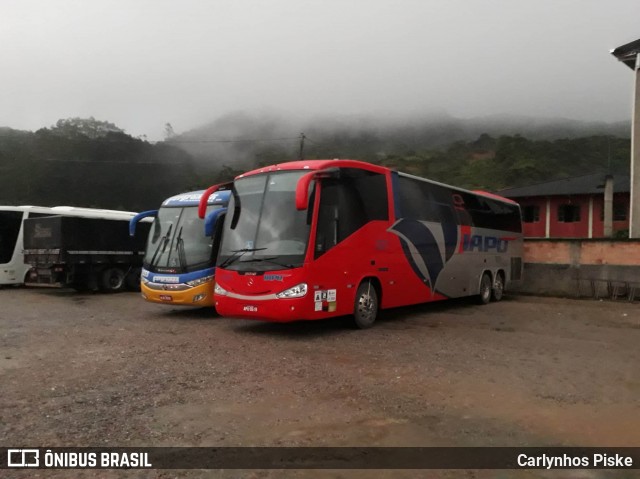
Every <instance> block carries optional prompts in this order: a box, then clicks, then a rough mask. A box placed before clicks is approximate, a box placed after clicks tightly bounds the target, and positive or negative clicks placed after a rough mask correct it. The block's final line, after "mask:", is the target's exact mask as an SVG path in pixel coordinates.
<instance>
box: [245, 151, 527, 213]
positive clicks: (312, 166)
mask: <svg viewBox="0 0 640 479" xmlns="http://www.w3.org/2000/svg"><path fill="white" fill-rule="evenodd" d="M334 162H340V164H339V165H336V166H338V167H340V168H360V169H363V170H367V171H372V172H374V173H380V174H386V173H387V172H389V171H396V170H391V169H390V168H387V167H385V166H380V165H374V164H372V163H367V162H365V161H359V160H348V159H344V160H343V159H340V158H334V159H332V160H297V161H289V162H286V163H278V164H276V165H271V166H264V167H262V168H257V169H255V170H251V171H248V172H247V173H243V174H241V175H238V176H236V179H240V178H244V177H245V176H251V175H257V174H260V173H268V172H271V171H281V170H309V171H313V170H323V169H326V168H331V166H332V163H334ZM398 174H399V175H402V176H406V177H409V178H413V179H416V180H420V181H425V182H427V183H433V184H436V185H440V186H443V187H446V188H450V189H452V190H457V191H462V192H465V193H470V194H472V195H478V196H485V197H487V198H491V199H493V200H496V201H502V202H504V203H509V204H513V205H517V204H518V203H516V202H515V201H512V200H510V199H508V198H504V197H502V196H499V195H496V194H493V193H489V192H486V191H479V190H475V191H471V190H467V189H465V188H460V187H457V186H452V185H448V184H446V183H440V182H439V181H434V180H430V179H428V178H422V177H420V176H415V175H411V174H408V173H403V172H398Z"/></svg>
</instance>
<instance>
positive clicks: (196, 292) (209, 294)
mask: <svg viewBox="0 0 640 479" xmlns="http://www.w3.org/2000/svg"><path fill="white" fill-rule="evenodd" d="M166 286H167V285H163V284H159V283H149V282H146V281H142V282H141V283H140V292H141V294H142V297H143V298H144V299H146V300H147V301H149V302H151V303H158V304H171V305H175V306H197V307H208V306H213V286H214V283H213V281H211V282H208V283H204V284H200V285H198V286H194V287H190V286H187V285H185V284H180V285H176V286H179V287H184V289H171V288H170V287H167V289H164V287H166Z"/></svg>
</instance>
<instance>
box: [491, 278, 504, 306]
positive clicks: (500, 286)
mask: <svg viewBox="0 0 640 479" xmlns="http://www.w3.org/2000/svg"><path fill="white" fill-rule="evenodd" d="M503 296H504V276H503V275H502V272H499V273H498V274H496V280H495V281H494V283H493V288H492V290H491V299H492V300H493V301H500V300H501V299H502V297H503Z"/></svg>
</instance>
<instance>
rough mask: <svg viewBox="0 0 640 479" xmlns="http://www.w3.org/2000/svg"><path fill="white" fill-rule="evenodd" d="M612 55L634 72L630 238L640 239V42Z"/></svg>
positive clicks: (615, 50)
mask: <svg viewBox="0 0 640 479" xmlns="http://www.w3.org/2000/svg"><path fill="white" fill-rule="evenodd" d="M611 54H612V55H613V56H614V57H616V58H617V59H618V60H620V61H621V62H623V63H624V64H625V65H626V66H628V67H629V68H631V69H632V70H633V75H634V82H633V85H634V87H633V107H632V111H633V113H632V117H631V168H630V170H631V178H630V180H631V184H630V185H629V186H630V191H631V200H630V202H629V238H640V40H635V41H633V42H631V43H627V44H626V45H622V46H621V47H618V48H615V49H614V50H611Z"/></svg>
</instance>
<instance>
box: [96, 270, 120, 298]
mask: <svg viewBox="0 0 640 479" xmlns="http://www.w3.org/2000/svg"><path fill="white" fill-rule="evenodd" d="M124 286H125V275H124V271H122V270H121V269H120V268H115V267H114V268H107V269H105V270H104V271H103V272H102V275H101V277H100V287H101V289H102V291H104V292H105V293H117V292H118V291H122V290H123V289H124Z"/></svg>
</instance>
